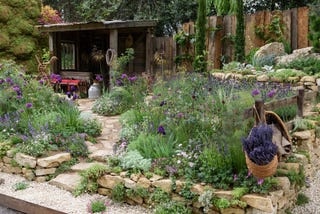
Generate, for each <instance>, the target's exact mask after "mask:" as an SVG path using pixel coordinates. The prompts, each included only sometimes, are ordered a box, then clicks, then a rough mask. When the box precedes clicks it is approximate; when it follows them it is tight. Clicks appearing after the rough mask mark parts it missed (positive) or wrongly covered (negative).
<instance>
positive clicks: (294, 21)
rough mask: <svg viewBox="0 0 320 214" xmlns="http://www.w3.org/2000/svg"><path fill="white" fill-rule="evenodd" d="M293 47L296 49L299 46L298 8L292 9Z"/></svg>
mask: <svg viewBox="0 0 320 214" xmlns="http://www.w3.org/2000/svg"><path fill="white" fill-rule="evenodd" d="M291 48H292V50H295V49H297V48H298V10H297V8H293V9H291Z"/></svg>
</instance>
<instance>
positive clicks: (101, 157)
mask: <svg viewBox="0 0 320 214" xmlns="http://www.w3.org/2000/svg"><path fill="white" fill-rule="evenodd" d="M111 155H113V149H108V150H106V149H104V150H97V151H95V152H93V153H92V154H90V155H89V158H91V159H93V160H95V161H99V162H106V158H107V157H108V156H111Z"/></svg>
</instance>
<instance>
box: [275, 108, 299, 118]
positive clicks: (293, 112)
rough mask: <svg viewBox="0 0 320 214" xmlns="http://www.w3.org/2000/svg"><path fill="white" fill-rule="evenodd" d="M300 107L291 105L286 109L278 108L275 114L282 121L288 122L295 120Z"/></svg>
mask: <svg viewBox="0 0 320 214" xmlns="http://www.w3.org/2000/svg"><path fill="white" fill-rule="evenodd" d="M297 111H298V107H297V105H290V106H286V107H281V108H277V109H275V110H274V112H275V113H276V114H277V115H279V117H280V118H281V120H283V121H284V122H288V121H290V120H293V119H294V118H295V117H296V116H297Z"/></svg>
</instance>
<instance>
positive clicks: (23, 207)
mask: <svg viewBox="0 0 320 214" xmlns="http://www.w3.org/2000/svg"><path fill="white" fill-rule="evenodd" d="M0 205H1V206H4V207H7V208H10V209H13V210H17V211H20V212H23V213H27V214H65V212H62V211H58V210H54V209H51V208H48V207H43V206H40V205H38V204H34V203H31V202H28V201H24V200H21V199H18V198H14V197H11V196H8V195H4V194H1V193H0Z"/></svg>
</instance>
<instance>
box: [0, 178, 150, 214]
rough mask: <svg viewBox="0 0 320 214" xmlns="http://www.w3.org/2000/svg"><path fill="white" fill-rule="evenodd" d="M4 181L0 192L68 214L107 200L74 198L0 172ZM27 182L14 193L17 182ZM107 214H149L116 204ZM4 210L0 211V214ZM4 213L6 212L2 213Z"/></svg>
mask: <svg viewBox="0 0 320 214" xmlns="http://www.w3.org/2000/svg"><path fill="white" fill-rule="evenodd" d="M1 178H3V179H4V180H5V182H4V184H0V192H1V193H2V194H6V195H9V196H12V197H16V198H19V199H23V200H26V201H29V202H32V203H35V204H39V205H42V206H45V207H49V208H52V209H56V210H60V211H63V212H66V213H70V214H86V213H88V212H87V210H86V209H87V204H88V203H89V202H90V201H92V200H95V199H104V200H109V201H110V199H108V198H107V197H104V196H101V195H98V194H97V195H88V194H84V195H81V196H79V197H77V198H75V197H74V196H73V195H72V194H71V193H70V192H67V191H64V190H61V189H59V188H57V187H54V186H51V185H49V184H47V183H37V182H29V181H26V180H25V179H24V178H23V177H21V176H18V175H11V174H6V173H2V172H0V179H1ZM22 181H24V182H27V183H28V184H29V187H28V188H27V189H25V190H19V191H15V190H14V188H13V186H14V185H15V184H16V183H18V182H22ZM107 209H108V210H107V213H108V214H124V213H128V214H151V213H152V212H151V211H150V210H148V209H145V208H143V207H139V206H129V205H126V204H118V203H113V202H111V205H110V206H109V207H108V208H107ZM5 210H6V208H1V209H0V214H2V211H5ZM3 213H6V212H3Z"/></svg>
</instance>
